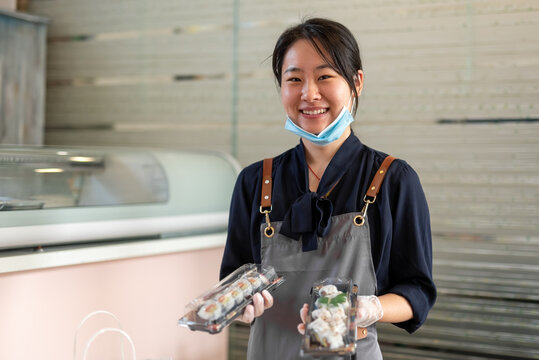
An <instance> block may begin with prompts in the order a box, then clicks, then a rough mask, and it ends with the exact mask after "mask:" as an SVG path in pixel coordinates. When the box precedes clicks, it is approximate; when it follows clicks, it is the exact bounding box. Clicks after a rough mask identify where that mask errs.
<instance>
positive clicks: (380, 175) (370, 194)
mask: <svg viewBox="0 0 539 360" xmlns="http://www.w3.org/2000/svg"><path fill="white" fill-rule="evenodd" d="M394 160H395V158H394V157H393V156H391V155H388V156H386V158H385V159H384V161H382V165H380V167H379V168H378V170H376V174H374V177H373V179H372V182H371V184H370V185H369V188H368V189H367V192H366V193H365V196H364V197H363V201H364V203H365V204H364V205H363V209H361V212H360V213H359V214H358V215H356V217H354V224H355V225H356V226H363V225H364V224H365V217H366V216H367V209H368V208H369V204H372V203H374V202H375V201H376V196H378V192H379V191H380V188H381V187H382V182H383V181H384V178H385V177H386V174H387V170H388V169H389V167H390V166H391V163H393V161H394Z"/></svg>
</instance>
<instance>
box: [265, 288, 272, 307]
mask: <svg viewBox="0 0 539 360" xmlns="http://www.w3.org/2000/svg"><path fill="white" fill-rule="evenodd" d="M262 297H263V298H264V309H269V308H270V307H272V306H273V296H271V294H270V293H269V291H268V290H264V291H262Z"/></svg>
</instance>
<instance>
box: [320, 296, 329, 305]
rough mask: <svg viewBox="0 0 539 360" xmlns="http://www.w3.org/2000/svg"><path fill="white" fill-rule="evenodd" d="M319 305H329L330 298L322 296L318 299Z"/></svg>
mask: <svg viewBox="0 0 539 360" xmlns="http://www.w3.org/2000/svg"><path fill="white" fill-rule="evenodd" d="M318 303H319V304H324V305H329V298H328V297H325V296H321V297H319V298H318Z"/></svg>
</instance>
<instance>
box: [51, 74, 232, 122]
mask: <svg viewBox="0 0 539 360" xmlns="http://www.w3.org/2000/svg"><path fill="white" fill-rule="evenodd" d="M231 89H232V84H231V83H230V81H226V80H205V81H196V80H195V81H179V82H175V83H172V82H165V83H163V84H148V85H144V84H134V85H131V86H128V85H123V86H81V87H73V86H56V87H49V94H48V98H47V100H48V103H47V105H48V106H47V119H48V121H47V126H48V127H49V128H51V127H52V128H57V127H59V126H75V127H76V126H79V127H80V126H82V127H84V126H86V127H87V126H99V125H107V126H110V124H139V125H140V124H147V125H152V124H153V125H156V124H169V125H170V126H178V127H185V126H190V127H199V128H200V129H206V128H208V127H211V126H217V127H222V126H225V125H226V126H230V116H231V97H230V91H231Z"/></svg>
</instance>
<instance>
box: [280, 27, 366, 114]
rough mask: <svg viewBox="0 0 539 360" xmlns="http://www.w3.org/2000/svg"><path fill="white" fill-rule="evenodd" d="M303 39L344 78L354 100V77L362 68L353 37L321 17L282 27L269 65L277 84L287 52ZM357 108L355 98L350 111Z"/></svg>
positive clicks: (343, 28) (348, 32) (345, 30)
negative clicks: (285, 28) (282, 30)
mask: <svg viewBox="0 0 539 360" xmlns="http://www.w3.org/2000/svg"><path fill="white" fill-rule="evenodd" d="M302 39H305V40H308V41H309V42H310V43H311V44H312V45H313V46H314V48H315V49H316V51H317V52H318V53H319V54H320V56H321V57H322V58H323V59H324V60H325V61H326V62H327V63H328V64H329V65H330V66H331V67H332V68H333V70H335V71H336V72H337V73H338V74H339V75H341V76H342V77H343V78H344V80H346V82H347V83H348V85H349V86H350V89H352V91H353V92H354V96H355V97H356V99H357V97H358V93H357V91H356V86H355V78H356V77H357V71H358V70H363V68H362V65H361V56H360V54H359V46H358V45H357V42H356V39H355V38H354V35H352V33H351V32H350V30H348V28H346V27H345V26H344V25H342V24H340V23H338V22H335V21H332V20H328V19H322V18H313V19H307V20H304V21H303V22H301V23H300V24H298V25H295V26H293V27H290V28H288V29H287V30H285V32H283V33H282V34H281V36H280V37H279V39H278V40H277V43H276V44H275V48H274V49H273V56H272V66H273V74H274V75H275V79H276V80H277V83H278V84H279V87H280V86H281V76H282V67H283V60H284V57H285V55H286V52H287V51H288V49H289V48H290V47H291V46H292V45H293V44H294V43H295V42H296V41H298V40H302ZM326 54H327V55H326ZM328 55H329V58H328ZM356 110H357V101H356V103H355V106H354V109H353V114H355V113H356Z"/></svg>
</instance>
